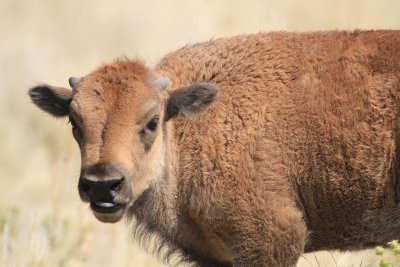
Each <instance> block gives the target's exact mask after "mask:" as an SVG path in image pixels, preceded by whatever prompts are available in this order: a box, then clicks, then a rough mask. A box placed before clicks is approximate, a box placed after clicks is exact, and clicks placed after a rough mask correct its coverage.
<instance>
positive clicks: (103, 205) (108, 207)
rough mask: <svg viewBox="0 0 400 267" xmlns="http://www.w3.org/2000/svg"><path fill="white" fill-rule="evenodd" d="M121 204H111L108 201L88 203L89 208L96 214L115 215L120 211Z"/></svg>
mask: <svg viewBox="0 0 400 267" xmlns="http://www.w3.org/2000/svg"><path fill="white" fill-rule="evenodd" d="M123 207H124V206H123V205H122V204H118V203H113V202H109V201H93V202H90V208H91V209H92V210H93V211H95V212H98V213H115V212H117V211H119V210H120V209H122V208H123Z"/></svg>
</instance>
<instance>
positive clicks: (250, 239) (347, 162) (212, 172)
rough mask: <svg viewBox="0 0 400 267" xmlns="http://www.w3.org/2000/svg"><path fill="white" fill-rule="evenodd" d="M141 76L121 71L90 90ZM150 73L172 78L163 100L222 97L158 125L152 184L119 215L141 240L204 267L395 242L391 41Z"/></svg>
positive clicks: (196, 58)
mask: <svg viewBox="0 0 400 267" xmlns="http://www.w3.org/2000/svg"><path fill="white" fill-rule="evenodd" d="M124 66H128V67H124ZM139 66H140V67H139ZM107 68H108V69H113V70H114V72H110V71H108V72H107V71H104V69H107ZM138 68H139V69H141V68H142V67H141V65H140V64H138V63H136V62H130V61H118V62H115V63H113V64H110V65H106V66H103V67H102V68H100V69H99V70H98V71H97V72H96V75H97V76H96V78H97V79H99V77H100V81H98V82H99V83H102V81H103V80H102V79H103V78H104V80H107V81H109V80H110V79H111V80H112V81H111V82H110V81H109V82H110V83H111V84H112V83H113V82H114V83H116V82H115V81H117V80H120V81H121V80H123V79H122V78H121V77H125V76H126V75H128V76H129V75H130V73H136V72H138V71H137V69H138ZM147 71H148V72H149V73H156V74H157V75H164V76H167V77H169V78H170V79H171V81H172V83H171V85H170V86H169V87H168V91H169V92H170V94H171V92H172V91H174V90H175V89H176V88H181V87H183V86H188V85H191V84H198V83H205V82H206V83H211V84H214V85H216V86H217V87H218V88H219V91H220V92H219V97H218V99H217V100H216V101H215V103H214V104H213V105H212V106H211V107H210V108H208V109H207V110H205V111H204V112H202V113H200V114H198V115H196V116H194V117H193V118H189V119H187V118H184V117H182V116H178V117H176V118H173V119H171V120H168V121H167V122H165V123H164V124H163V130H162V131H163V140H164V141H163V143H164V145H165V153H164V155H165V161H164V163H165V164H163V165H162V169H163V175H162V179H160V180H156V181H154V182H151V183H149V186H148V187H146V189H144V190H143V192H141V194H140V196H138V198H137V199H135V201H133V202H132V204H131V206H129V209H128V211H129V213H130V214H131V216H133V217H134V218H135V219H136V223H137V224H138V228H137V229H136V234H137V235H138V237H139V238H140V237H142V238H146V237H147V236H148V235H147V234H148V233H156V234H157V235H158V236H159V237H160V238H161V240H163V241H164V243H163V244H166V245H167V246H168V247H169V248H170V249H171V251H174V250H175V249H177V250H180V251H182V252H183V255H184V256H186V258H185V259H188V260H194V261H197V262H198V263H199V264H202V265H204V266H225V265H226V266H230V265H232V264H233V265H235V266H261V265H265V266H291V265H295V263H296V262H297V259H298V257H299V256H300V255H301V253H303V252H304V251H306V252H310V251H316V250H322V249H341V250H352V249H362V248H367V247H372V246H375V245H378V244H383V243H385V242H387V241H390V240H392V239H397V238H400V207H399V201H400V195H399V194H400V191H399V190H400V184H399V145H400V143H399V142H400V135H399V134H400V132H399V126H400V122H399V119H400V116H399V112H400V106H399V105H400V99H399V98H400V95H399V90H400V32H399V31H365V32H364V31H357V32H320V33H304V34H303V33H270V34H256V35H245V36H238V37H233V38H227V39H219V40H215V41H209V42H206V43H201V44H196V45H193V46H187V47H184V48H182V49H180V50H178V51H176V52H173V53H171V54H169V55H167V56H166V57H165V58H164V59H163V60H161V62H160V63H159V64H158V65H157V67H156V69H155V71H154V72H151V71H149V70H147V69H145V71H144V72H147ZM93 75H95V74H91V75H89V76H88V77H89V78H88V79H87V80H91V78H90V77H94V76H93ZM107 75H108V76H107ZM110 75H111V76H110ZM140 77H142V76H140ZM143 77H148V75H147V74H146V75H144V76H143ZM113 79H114V80H113ZM92 80H93V79H92ZM139 80H140V79H139ZM89 83H90V82H89V81H85V78H84V80H83V84H84V85H83V87H82V88H86V89H82V91H83V90H86V91H90V90H93V88H95V87H94V86H93V83H91V84H90V85H89ZM85 84H86V85H85ZM116 84H117V83H116ZM115 87H118V86H117V85H116V86H115ZM133 87H134V86H133ZM89 88H92V89H89ZM97 89H98V87H97ZM106 90H110V89H106V88H105V87H104V92H105V91H106ZM113 90H114V89H113ZM114 91H117V93H115V94H117V95H121V94H122V93H121V90H114ZM101 93H102V92H101ZM76 95H77V96H78V95H79V93H78V94H76ZM81 97H82V98H83V95H81ZM116 99H120V98H116ZM74 100H75V96H74V98H73V100H72V101H74ZM105 101H107V100H105ZM80 103H82V101H81V102H80ZM81 105H82V104H81ZM167 111H168V109H167ZM184 112H185V111H184V110H183V111H181V113H184ZM178 113H179V112H178ZM189 113H190V112H189ZM109 114H112V111H110V113H109ZM83 117H84V116H83ZM119 125H123V124H121V123H120V124H119ZM85 131H86V130H85ZM160 131H161V130H160ZM114 138H120V139H121V138H122V137H116V136H114ZM82 149H83V148H82V146H81V150H82ZM106 151H107V150H106ZM100 153H105V152H100ZM100 158H102V157H101V156H100ZM107 159H108V158H107ZM108 161H110V159H108ZM98 162H101V160H98ZM92 163H96V162H95V161H92ZM133 187H135V184H133Z"/></svg>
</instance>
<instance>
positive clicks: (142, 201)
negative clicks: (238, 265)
mask: <svg viewBox="0 0 400 267" xmlns="http://www.w3.org/2000/svg"><path fill="white" fill-rule="evenodd" d="M164 138H165V152H164V153H165V167H164V172H163V176H162V177H161V179H159V181H157V182H156V183H154V184H153V185H152V186H150V188H148V189H147V190H146V191H145V192H144V193H142V195H141V196H140V197H139V198H138V199H137V200H136V201H135V203H134V204H133V206H132V207H131V208H130V217H131V218H132V219H133V221H134V236H135V238H136V239H137V241H138V243H139V244H141V245H142V246H144V247H145V248H146V249H150V248H152V249H151V250H154V251H153V252H155V253H156V254H162V255H160V256H165V257H168V256H170V255H171V254H173V253H174V252H175V251H176V250H177V246H176V244H177V243H179V241H178V239H179V231H178V229H179V228H180V227H179V225H180V222H179V220H178V218H179V215H178V214H179V211H178V208H179V206H178V203H177V202H178V190H177V177H178V166H177V161H176V157H177V155H176V151H177V150H176V144H175V131H174V125H173V122H172V121H170V122H168V123H166V125H165V129H164ZM165 248H166V249H165Z"/></svg>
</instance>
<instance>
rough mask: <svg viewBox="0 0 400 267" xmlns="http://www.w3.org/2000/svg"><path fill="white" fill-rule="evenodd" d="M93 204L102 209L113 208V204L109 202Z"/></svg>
mask: <svg viewBox="0 0 400 267" xmlns="http://www.w3.org/2000/svg"><path fill="white" fill-rule="evenodd" d="M95 204H96V205H97V206H100V207H103V208H111V207H114V206H115V204H114V203H111V202H103V201H96V202H95Z"/></svg>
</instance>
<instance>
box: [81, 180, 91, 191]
mask: <svg viewBox="0 0 400 267" xmlns="http://www.w3.org/2000/svg"><path fill="white" fill-rule="evenodd" d="M81 190H82V192H83V193H84V194H86V195H88V193H89V191H90V186H89V184H88V183H87V182H86V181H85V180H83V179H82V180H81Z"/></svg>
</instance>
